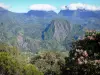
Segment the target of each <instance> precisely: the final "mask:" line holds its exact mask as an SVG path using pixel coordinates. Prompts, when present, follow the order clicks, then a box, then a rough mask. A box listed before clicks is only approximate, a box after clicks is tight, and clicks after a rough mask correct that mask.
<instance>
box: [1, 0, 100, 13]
mask: <svg viewBox="0 0 100 75" xmlns="http://www.w3.org/2000/svg"><path fill="white" fill-rule="evenodd" d="M77 3H78V4H79V3H81V4H88V5H90V6H96V7H100V0H0V7H4V8H6V9H8V10H10V11H13V12H27V11H29V10H31V9H33V10H35V9H38V10H40V9H44V10H47V11H48V10H49V9H50V10H55V11H56V12H58V11H59V10H60V9H61V7H62V6H65V5H70V4H76V6H77ZM74 6H75V5H74ZM81 6H84V5H81ZM69 7H70V6H69ZM88 7H89V6H88ZM94 8H95V7H94ZM74 9H75V8H74Z"/></svg>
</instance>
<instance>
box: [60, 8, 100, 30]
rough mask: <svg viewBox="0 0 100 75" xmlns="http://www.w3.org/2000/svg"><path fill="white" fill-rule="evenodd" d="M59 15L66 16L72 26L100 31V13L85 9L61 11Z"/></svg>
mask: <svg viewBox="0 0 100 75" xmlns="http://www.w3.org/2000/svg"><path fill="white" fill-rule="evenodd" d="M59 15H61V16H65V17H66V18H67V20H69V21H70V22H71V23H72V24H80V25H83V26H84V25H85V26H84V28H87V29H95V30H98V29H99V28H100V22H99V19H100V11H99V10H98V11H92V10H85V9H77V10H70V9H66V10H61V11H60V12H59Z"/></svg>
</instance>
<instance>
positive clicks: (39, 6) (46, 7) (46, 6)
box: [29, 4, 57, 11]
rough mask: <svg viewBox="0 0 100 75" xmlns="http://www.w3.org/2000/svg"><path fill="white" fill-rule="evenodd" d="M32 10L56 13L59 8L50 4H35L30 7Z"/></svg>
mask: <svg viewBox="0 0 100 75" xmlns="http://www.w3.org/2000/svg"><path fill="white" fill-rule="evenodd" d="M29 8H30V9H31V10H43V11H56V10H57V8H56V7H54V6H52V5H49V4H33V5H31V6H30V7H29Z"/></svg>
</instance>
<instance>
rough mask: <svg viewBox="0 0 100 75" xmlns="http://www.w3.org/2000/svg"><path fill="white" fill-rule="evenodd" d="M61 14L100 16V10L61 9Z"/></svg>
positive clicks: (84, 16)
mask: <svg viewBox="0 0 100 75" xmlns="http://www.w3.org/2000/svg"><path fill="white" fill-rule="evenodd" d="M59 14H61V15H63V16H68V17H80V18H100V11H90V10H85V9H77V10H69V9H66V10H61V11H60V12H59Z"/></svg>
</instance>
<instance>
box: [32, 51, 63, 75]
mask: <svg viewBox="0 0 100 75" xmlns="http://www.w3.org/2000/svg"><path fill="white" fill-rule="evenodd" d="M64 58H65V56H64V55H63V54H62V53H60V52H54V51H44V52H39V53H38V54H37V55H36V56H34V57H33V58H32V59H31V63H32V64H34V65H35V66H37V67H38V69H39V70H40V71H41V72H43V73H44V74H45V75H61V73H62V70H63V68H64V67H65V59H64Z"/></svg>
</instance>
